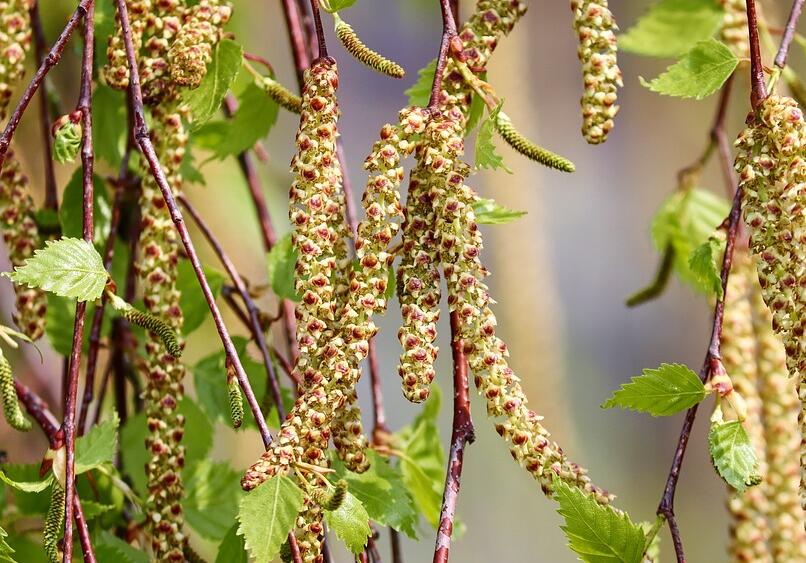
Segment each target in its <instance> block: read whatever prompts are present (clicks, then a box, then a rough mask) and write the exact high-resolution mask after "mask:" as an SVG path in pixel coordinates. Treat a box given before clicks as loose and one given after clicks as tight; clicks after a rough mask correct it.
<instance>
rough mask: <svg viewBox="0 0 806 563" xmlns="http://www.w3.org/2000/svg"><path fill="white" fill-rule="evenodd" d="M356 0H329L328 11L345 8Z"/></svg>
mask: <svg viewBox="0 0 806 563" xmlns="http://www.w3.org/2000/svg"><path fill="white" fill-rule="evenodd" d="M356 1H357V0H330V2H329V3H330V10H328V11H329V12H338V11H339V10H346V9H347V8H350V7H351V6H352V5H353V4H355V3H356Z"/></svg>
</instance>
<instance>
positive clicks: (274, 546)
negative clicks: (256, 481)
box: [238, 475, 303, 561]
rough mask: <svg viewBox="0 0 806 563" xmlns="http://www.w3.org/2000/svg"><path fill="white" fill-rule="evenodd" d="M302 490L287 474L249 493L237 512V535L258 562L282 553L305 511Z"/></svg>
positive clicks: (276, 476) (274, 478)
mask: <svg viewBox="0 0 806 563" xmlns="http://www.w3.org/2000/svg"><path fill="white" fill-rule="evenodd" d="M302 499H303V495H302V491H301V490H300V489H299V487H297V486H296V485H295V484H294V482H293V481H292V480H291V479H289V478H288V477H286V476H284V475H275V476H274V477H270V478H269V479H267V480H266V481H265V482H264V483H263V484H262V485H260V486H259V487H258V488H256V489H255V490H253V491H251V492H249V493H247V494H246V496H244V497H243V499H242V500H241V504H240V508H239V509H238V522H240V525H239V526H238V535H240V536H243V538H244V542H245V544H246V548H247V549H248V550H249V553H250V554H251V555H252V558H253V559H255V560H257V561H270V560H272V559H274V558H275V557H277V555H278V554H279V553H280V547H281V546H282V545H283V543H285V540H286V537H287V536H288V533H289V532H290V531H291V530H292V529H293V527H294V524H295V522H296V519H297V514H299V512H300V510H302Z"/></svg>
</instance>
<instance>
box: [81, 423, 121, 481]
mask: <svg viewBox="0 0 806 563" xmlns="http://www.w3.org/2000/svg"><path fill="white" fill-rule="evenodd" d="M119 424H120V420H119V419H118V415H117V413H114V412H113V416H112V418H111V419H110V420H106V421H104V422H102V423H100V424H96V425H95V426H93V427H92V428H90V430H89V432H87V433H86V434H85V435H84V436H82V437H80V438H78V439H77V440H76V475H79V474H81V473H84V472H86V471H89V470H90V469H94V468H96V467H98V466H99V465H103V464H104V463H109V462H111V461H112V458H113V457H114V456H115V446H116V445H117V430H118V425H119Z"/></svg>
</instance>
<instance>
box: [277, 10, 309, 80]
mask: <svg viewBox="0 0 806 563" xmlns="http://www.w3.org/2000/svg"><path fill="white" fill-rule="evenodd" d="M282 2H283V16H284V17H285V24H286V25H285V26H286V29H287V30H288V39H289V42H290V43H291V56H292V57H293V59H294V69H295V70H296V73H297V83H298V85H299V86H300V88H301V87H302V75H303V73H304V72H305V69H306V68H308V67H309V66H311V58H310V54H309V52H308V46H307V45H306V39H305V30H304V29H303V27H302V22H301V18H302V13H301V12H300V10H299V8H298V6H297V4H296V3H295V2H294V0H282Z"/></svg>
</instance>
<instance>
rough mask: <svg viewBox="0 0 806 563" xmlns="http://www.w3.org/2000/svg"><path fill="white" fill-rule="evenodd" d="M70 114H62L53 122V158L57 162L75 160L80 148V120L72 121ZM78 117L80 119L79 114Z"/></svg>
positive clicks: (62, 162) (63, 162)
mask: <svg viewBox="0 0 806 563" xmlns="http://www.w3.org/2000/svg"><path fill="white" fill-rule="evenodd" d="M71 118H72V116H67V115H65V116H63V117H61V118H59V120H57V121H56V123H55V124H54V125H55V127H56V129H55V131H54V132H53V160H55V161H56V162H58V163H59V164H65V163H67V162H75V160H76V155H78V150H79V149H80V148H81V122H80V121H75V122H74V121H72V119H71ZM78 119H79V120H80V119H81V115H80V114H79V116H78Z"/></svg>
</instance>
